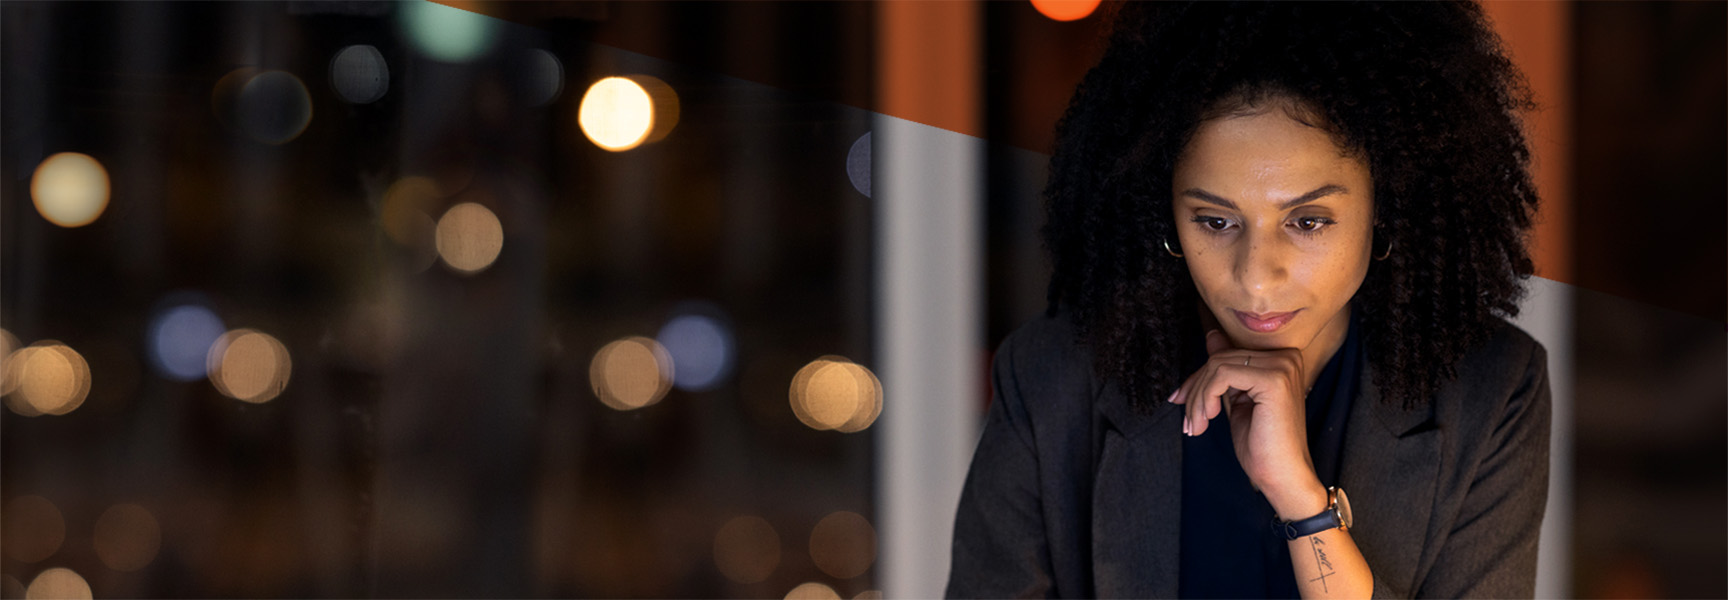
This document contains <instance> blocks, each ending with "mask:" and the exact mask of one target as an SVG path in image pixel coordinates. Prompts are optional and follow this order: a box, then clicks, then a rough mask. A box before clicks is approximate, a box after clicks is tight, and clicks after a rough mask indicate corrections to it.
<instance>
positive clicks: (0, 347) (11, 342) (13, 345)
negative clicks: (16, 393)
mask: <svg viewBox="0 0 1728 600" xmlns="http://www.w3.org/2000/svg"><path fill="white" fill-rule="evenodd" d="M17 351H18V337H17V336H14V335H12V332H10V331H6V330H5V329H0V394H10V393H12V390H13V389H14V388H17V387H18V377H17V375H15V374H13V373H12V372H10V371H7V370H6V368H7V365H10V364H11V357H12V353H13V352H17Z"/></svg>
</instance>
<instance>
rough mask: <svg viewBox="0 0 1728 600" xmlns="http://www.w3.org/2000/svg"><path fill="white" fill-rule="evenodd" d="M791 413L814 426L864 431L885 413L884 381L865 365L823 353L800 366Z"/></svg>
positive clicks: (822, 428) (796, 377)
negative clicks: (883, 405) (883, 409)
mask: <svg viewBox="0 0 1728 600" xmlns="http://www.w3.org/2000/svg"><path fill="white" fill-rule="evenodd" d="M788 395H789V399H790V401H791V405H792V414H793V415H795V416H797V417H798V420H799V421H800V422H802V423H804V424H805V425H807V426H809V427H810V428H812V429H817V430H834V431H839V432H841V433H855V432H858V431H863V430H864V429H866V428H868V427H870V425H871V424H873V423H875V422H876V418H877V417H878V416H880V415H881V414H882V383H881V381H879V380H877V379H876V375H875V374H874V373H871V372H870V370H869V369H867V368H865V367H864V366H863V365H859V364H856V363H853V362H852V361H850V360H847V359H846V358H844V357H839V356H824V357H822V358H819V359H816V360H814V361H811V362H810V363H809V364H807V365H804V367H803V368H801V369H798V373H797V374H795V375H793V376H792V387H791V390H790V391H789V394H788Z"/></svg>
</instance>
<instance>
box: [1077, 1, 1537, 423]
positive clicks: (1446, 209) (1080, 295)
mask: <svg viewBox="0 0 1728 600" xmlns="http://www.w3.org/2000/svg"><path fill="white" fill-rule="evenodd" d="M1115 13H1116V14H1115V19H1114V27H1113V29H1112V30H1111V33H1110V36H1109V40H1108V47H1107V48H1106V50H1105V52H1104V55H1103V57H1102V58H1101V59H1100V60H1099V62H1098V64H1097V65H1096V66H1095V67H1093V68H1092V70H1091V71H1089V72H1088V73H1087V74H1086V77H1085V78H1084V79H1083V80H1082V81H1081V83H1080V86H1079V88H1078V89H1077V91H1076V92H1075V94H1074V99H1073V101H1072V102H1071V103H1070V104H1069V106H1068V110H1067V112H1066V113H1065V114H1064V115H1063V117H1062V120H1061V122H1060V123H1059V124H1058V126H1057V142H1056V148H1055V153H1054V155H1053V156H1052V158H1051V162H1050V179H1049V183H1048V185H1047V187H1046V188H1045V190H1044V194H1045V200H1046V209H1047V215H1046V223H1045V225H1044V228H1043V236H1044V243H1045V246H1046V249H1047V250H1048V251H1049V252H1050V254H1051V259H1052V262H1053V263H1054V264H1053V266H1054V273H1053V276H1052V278H1051V281H1050V287H1049V290H1048V301H1049V308H1048V309H1047V311H1046V313H1047V314H1049V315H1052V316H1054V315H1055V314H1056V313H1057V311H1058V307H1059V306H1060V305H1061V304H1062V303H1063V302H1067V303H1068V304H1069V306H1070V311H1071V312H1072V314H1073V319H1074V321H1075V323H1076V326H1077V328H1078V330H1079V333H1080V335H1081V337H1082V338H1083V339H1084V341H1085V342H1086V343H1087V344H1088V345H1090V346H1091V347H1092V348H1093V349H1094V352H1093V357H1094V360H1095V364H1094V369H1095V370H1096V371H1097V372H1098V373H1099V374H1100V375H1101V376H1103V377H1106V378H1109V379H1114V380H1115V381H1116V382H1117V384H1118V385H1119V386H1120V388H1121V390H1122V391H1123V393H1125V394H1126V395H1127V396H1128V398H1129V399H1130V400H1131V401H1132V403H1133V404H1134V406H1135V408H1137V409H1139V410H1141V411H1143V412H1150V411H1151V410H1152V408H1151V406H1153V405H1161V404H1163V403H1161V402H1155V401H1153V400H1152V398H1154V397H1156V396H1157V395H1159V394H1164V393H1167V392H1169V391H1170V390H1173V389H1175V387H1176V386H1177V385H1179V384H1180V382H1181V381H1182V379H1183V378H1184V377H1185V376H1186V374H1185V373H1181V372H1179V370H1180V369H1181V367H1182V361H1183V356H1182V352H1183V348H1184V347H1185V345H1184V344H1183V343H1182V342H1181V340H1183V339H1185V337H1186V336H1198V335H1199V334H1200V331H1199V327H1200V324H1199V316H1198V312H1197V310H1196V307H1197V306H1198V304H1197V303H1198V302H1199V296H1198V292H1197V291H1196V290H1195V289H1194V285H1193V281H1192V279H1191V277H1190V275H1189V273H1188V267H1187V264H1186V263H1185V262H1184V261H1183V260H1181V259H1176V258H1173V257H1171V256H1169V255H1168V254H1167V253H1166V252H1165V250H1164V248H1163V246H1162V242H1163V240H1165V239H1170V240H1171V241H1172V243H1174V241H1175V239H1176V237H1175V226H1174V224H1173V222H1172V219H1173V213H1172V205H1171V198H1172V193H1171V176H1172V172H1173V170H1174V167H1175V164H1176V160H1177V158H1178V157H1179V156H1180V154H1181V152H1182V151H1183V149H1184V148H1185V147H1186V146H1187V144H1188V141H1189V140H1190V139H1191V138H1192V136H1193V134H1194V132H1195V130H1196V128H1197V127H1198V125H1199V124H1200V123H1201V122H1202V121H1204V120H1206V119H1209V118H1212V117H1215V116H1217V115H1220V114H1224V113H1227V112H1237V111H1240V110H1242V109H1244V108H1253V107H1256V106H1258V105H1259V104H1261V103H1264V102H1266V101H1267V100H1268V99H1270V98H1287V99H1290V100H1294V101H1296V102H1297V103H1298V104H1299V105H1300V106H1301V107H1302V110H1301V111H1300V112H1302V113H1306V114H1308V115H1310V116H1311V117H1313V119H1314V120H1317V121H1319V123H1317V125H1318V126H1322V127H1324V128H1325V129H1326V130H1327V131H1329V132H1330V133H1331V134H1332V136H1333V137H1334V139H1335V140H1336V141H1337V142H1338V143H1339V145H1340V147H1342V148H1344V149H1346V151H1348V152H1350V153H1351V154H1352V155H1354V156H1357V157H1359V158H1362V159H1363V160H1364V161H1365V162H1366V163H1367V165H1368V168H1369V173H1370V176H1371V177H1372V179H1373V182H1374V203H1375V215H1376V219H1375V220H1376V223H1375V225H1374V236H1375V240H1376V246H1375V249H1374V252H1375V253H1376V254H1378V253H1380V252H1382V251H1383V248H1385V247H1386V244H1392V245H1393V246H1392V247H1393V248H1394V250H1393V251H1392V253H1391V255H1390V257H1388V258H1387V259H1386V260H1383V261H1372V263H1371V266H1370V267H1369V270H1368V274H1367V278H1366V279H1365V280H1364V281H1363V283H1362V286H1361V287H1360V288H1359V289H1358V291H1357V293H1356V296H1355V298H1354V299H1353V300H1352V305H1353V306H1354V307H1356V308H1355V310H1356V311H1357V314H1359V315H1360V317H1361V318H1360V320H1359V321H1358V322H1359V323H1360V324H1361V325H1362V326H1363V340H1364V342H1365V343H1366V344H1367V351H1368V356H1369V358H1368V360H1369V361H1370V363H1371V365H1372V368H1373V372H1374V382H1373V383H1374V385H1375V386H1377V387H1378V388H1379V389H1380V390H1381V392H1382V398H1383V399H1384V400H1386V401H1387V402H1401V405H1402V406H1404V407H1406V408H1414V407H1417V406H1420V405H1422V404H1424V403H1426V402H1427V401H1428V399H1429V398H1431V397H1432V395H1433V394H1434V392H1435V391H1437V390H1438V389H1439V387H1440V386H1441V385H1442V384H1443V383H1445V382H1446V381H1449V380H1451V379H1453V378H1454V377H1456V369H1455V366H1456V364H1457V362H1458V360H1459V359H1460V358H1461V357H1462V356H1463V355H1464V354H1465V352H1466V351H1468V350H1469V349H1471V348H1472V347H1474V346H1476V345H1478V344H1479V343H1481V342H1483V341H1485V340H1486V338H1487V336H1488V335H1489V333H1490V332H1491V331H1492V328H1493V327H1494V320H1495V318H1496V315H1499V316H1515V315H1517V314H1518V301H1519V300H1520V299H1521V298H1522V297H1523V295H1524V280H1525V279H1527V278H1528V277H1529V276H1530V274H1531V273H1532V271H1533V266H1532V264H1531V261H1530V257H1529V254H1528V253H1527V251H1526V249H1525V244H1526V242H1527V236H1528V234H1529V229H1530V225H1531V219H1532V215H1534V213H1535V210H1536V206H1537V196H1536V189H1535V186H1534V185H1533V184H1532V183H1531V179H1530V174H1529V163H1530V151H1529V149H1528V147H1527V146H1526V143H1525V138H1524V134H1523V131H1522V121H1521V119H1520V117H1519V111H1521V110H1532V109H1534V108H1535V103H1534V102H1533V100H1532V99H1531V94H1530V91H1529V88H1528V86H1527V85H1526V83H1525V82H1524V80H1523V77H1522V75H1521V74H1520V73H1519V72H1518V70H1517V68H1516V67H1515V66H1513V64H1512V63H1511V61H1509V60H1507V58H1506V56H1505V52H1504V51H1503V50H1502V49H1501V47H1500V40H1499V38H1498V36H1496V35H1495V34H1494V33H1493V31H1492V30H1491V29H1490V27H1489V24H1488V22H1487V19H1486V18H1485V17H1484V16H1483V13H1482V9H1481V7H1479V6H1477V5H1476V4H1473V3H1453V2H1445V3H1430V2H1408V3H1405V2H1398V3H1386V4H1381V3H1370V2H1351V3H1342V4H1335V3H1310V2H1296V3H1236V2H1230V3H1214V2H1198V3H1192V4H1165V3H1141V2H1129V3H1125V4H1122V5H1118V6H1116V7H1115ZM1311 124H1315V123H1311Z"/></svg>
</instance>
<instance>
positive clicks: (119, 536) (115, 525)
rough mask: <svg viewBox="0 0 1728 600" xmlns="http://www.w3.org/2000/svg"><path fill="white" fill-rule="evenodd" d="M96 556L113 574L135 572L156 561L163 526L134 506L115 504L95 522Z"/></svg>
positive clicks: (146, 512)
mask: <svg viewBox="0 0 1728 600" xmlns="http://www.w3.org/2000/svg"><path fill="white" fill-rule="evenodd" d="M94 544H95V548H96V556H97V557H98V558H100V559H102V564H105V565H108V568H110V569H114V570H116V571H137V570H139V569H142V568H144V567H145V565H148V564H150V561H153V560H155V559H156V552H157V551H158V550H160V549H161V548H162V527H161V525H160V524H158V523H157V522H156V517H155V516H154V515H151V514H150V511H149V510H146V509H145V508H144V507H142V506H138V505H136V504H116V505H114V506H110V507H108V510H106V511H103V512H102V516H101V517H99V518H97V519H96V532H95V541H94Z"/></svg>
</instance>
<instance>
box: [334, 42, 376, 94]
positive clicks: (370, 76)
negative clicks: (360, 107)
mask: <svg viewBox="0 0 1728 600" xmlns="http://www.w3.org/2000/svg"><path fill="white" fill-rule="evenodd" d="M330 87H333V88H336V95H338V96H341V97H342V99H343V100H344V101H347V102H348V103H349V104H371V103H373V102H377V101H378V99H379V98H383V97H384V93H385V92H388V91H390V65H389V64H388V63H386V62H385V61H384V54H383V53H381V52H379V51H378V49H377V48H374V47H372V46H368V45H365V44H355V45H353V46H349V47H347V48H343V49H342V50H340V51H338V52H337V53H336V57H335V58H332V59H330Z"/></svg>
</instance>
